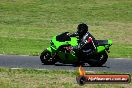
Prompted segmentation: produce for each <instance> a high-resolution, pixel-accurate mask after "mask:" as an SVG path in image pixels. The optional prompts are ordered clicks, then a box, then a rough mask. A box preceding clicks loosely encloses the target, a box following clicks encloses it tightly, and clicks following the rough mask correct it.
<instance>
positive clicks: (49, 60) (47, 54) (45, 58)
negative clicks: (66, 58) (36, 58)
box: [40, 50, 56, 65]
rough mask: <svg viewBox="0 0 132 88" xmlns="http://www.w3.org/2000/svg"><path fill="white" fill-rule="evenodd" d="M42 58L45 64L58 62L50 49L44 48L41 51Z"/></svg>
mask: <svg viewBox="0 0 132 88" xmlns="http://www.w3.org/2000/svg"><path fill="white" fill-rule="evenodd" d="M40 60H41V62H42V63H43V64H45V65H53V64H55V63H56V61H55V59H54V58H52V56H51V53H50V52H49V51H48V50H44V51H43V52H42V53H41V55H40Z"/></svg>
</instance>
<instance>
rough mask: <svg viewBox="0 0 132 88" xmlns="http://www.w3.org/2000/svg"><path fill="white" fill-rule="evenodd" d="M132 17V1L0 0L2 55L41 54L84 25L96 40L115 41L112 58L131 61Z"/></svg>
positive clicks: (0, 48)
mask: <svg viewBox="0 0 132 88" xmlns="http://www.w3.org/2000/svg"><path fill="white" fill-rule="evenodd" d="M131 14H132V1H131V0H61V1H60V0H46V1H45V0H26V1H25V0H24V1H23V0H1V1H0V46H1V47H0V53H1V54H19V55H20V54H27V55H39V54H40V53H41V52H42V50H43V49H45V48H47V47H48V46H49V41H50V40H49V39H50V38H52V36H54V35H56V34H59V33H61V32H65V31H69V32H74V31H76V27H77V25H78V24H79V23H81V22H85V23H87V24H88V25H89V27H90V28H89V31H90V32H91V33H92V34H93V35H94V36H95V38H97V39H112V40H113V45H112V47H111V53H110V57H125V58H132V40H131V39H132V36H131V35H132V31H131V29H132V16H131Z"/></svg>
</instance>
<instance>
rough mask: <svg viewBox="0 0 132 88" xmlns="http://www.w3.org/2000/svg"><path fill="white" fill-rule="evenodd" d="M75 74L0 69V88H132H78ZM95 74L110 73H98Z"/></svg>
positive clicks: (126, 87)
mask: <svg viewBox="0 0 132 88" xmlns="http://www.w3.org/2000/svg"><path fill="white" fill-rule="evenodd" d="M77 74H78V73H77V71H63V70H62V71H57V70H41V71H40V70H33V69H15V70H13V69H8V68H0V88H130V87H131V86H132V82H131V83H129V84H114V85H113V84H86V85H84V86H80V85H79V84H77V82H76V77H77ZM87 74H95V73H87ZM96 74H110V73H109V72H98V73H96ZM111 74H115V73H111ZM120 74H121V73H120ZM131 76H132V74H131Z"/></svg>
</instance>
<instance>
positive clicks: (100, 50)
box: [97, 40, 112, 53]
mask: <svg viewBox="0 0 132 88" xmlns="http://www.w3.org/2000/svg"><path fill="white" fill-rule="evenodd" d="M110 45H112V40H108V44H107V45H105V46H98V47H97V52H98V53H100V52H102V51H104V50H105V49H106V48H109V46H110Z"/></svg>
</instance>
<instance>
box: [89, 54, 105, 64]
mask: <svg viewBox="0 0 132 88" xmlns="http://www.w3.org/2000/svg"><path fill="white" fill-rule="evenodd" d="M107 59H108V55H107V53H106V52H103V53H101V54H100V55H97V57H94V58H93V59H90V60H89V61H88V64H89V65H90V66H92V67H101V66H102V65H103V64H105V63H106V61H107Z"/></svg>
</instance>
